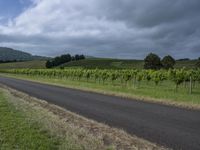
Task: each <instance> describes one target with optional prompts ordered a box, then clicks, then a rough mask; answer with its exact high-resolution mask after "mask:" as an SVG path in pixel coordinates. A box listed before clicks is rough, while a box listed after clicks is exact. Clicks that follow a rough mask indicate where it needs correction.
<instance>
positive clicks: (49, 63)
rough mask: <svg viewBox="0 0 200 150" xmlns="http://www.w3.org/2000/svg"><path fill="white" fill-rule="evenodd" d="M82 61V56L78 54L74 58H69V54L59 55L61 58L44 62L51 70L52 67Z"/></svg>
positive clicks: (83, 57)
mask: <svg viewBox="0 0 200 150" xmlns="http://www.w3.org/2000/svg"><path fill="white" fill-rule="evenodd" d="M82 59H85V56H84V55H78V54H77V55H75V56H71V55H70V54H66V55H61V56H57V57H55V58H54V59H51V60H48V61H47V62H46V67H47V68H52V67H56V66H59V65H61V64H64V63H67V62H70V61H77V60H82Z"/></svg>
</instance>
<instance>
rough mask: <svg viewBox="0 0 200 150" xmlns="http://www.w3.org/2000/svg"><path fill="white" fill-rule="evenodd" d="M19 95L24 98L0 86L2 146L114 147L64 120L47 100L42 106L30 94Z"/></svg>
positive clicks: (28, 149) (48, 149)
mask: <svg viewBox="0 0 200 150" xmlns="http://www.w3.org/2000/svg"><path fill="white" fill-rule="evenodd" d="M17 94H18V93H17ZM19 95H20V94H19ZM22 97H23V98H26V99H27V100H24V99H22V98H19V97H18V95H12V94H10V93H9V92H8V91H7V90H4V89H2V88H0V149H1V150H16V149H19V150H56V149H59V150H85V149H91V150H101V149H105V150H107V149H111V150H113V149H114V148H113V146H112V145H107V146H106V145H104V144H103V142H102V140H100V139H98V138H97V137H93V136H92V135H90V134H88V133H87V132H86V131H85V130H83V129H81V128H76V127H75V126H73V125H72V124H71V123H70V122H68V123H67V124H64V121H63V120H62V119H60V116H57V115H54V114H53V113H52V112H50V111H48V110H47V109H45V107H48V104H45V103H44V104H43V105H44V106H43V107H44V108H43V107H41V106H40V105H38V104H37V103H36V102H34V100H33V99H32V98H30V97H28V96H26V95H22Z"/></svg>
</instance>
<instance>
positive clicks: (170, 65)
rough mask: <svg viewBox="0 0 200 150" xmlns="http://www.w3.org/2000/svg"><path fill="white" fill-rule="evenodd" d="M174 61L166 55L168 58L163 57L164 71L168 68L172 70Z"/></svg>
mask: <svg viewBox="0 0 200 150" xmlns="http://www.w3.org/2000/svg"><path fill="white" fill-rule="evenodd" d="M175 63H176V61H175V59H174V58H173V57H172V56H170V55H168V56H165V57H164V58H163V59H162V66H163V68H164V69H170V68H173V67H174V65H175Z"/></svg>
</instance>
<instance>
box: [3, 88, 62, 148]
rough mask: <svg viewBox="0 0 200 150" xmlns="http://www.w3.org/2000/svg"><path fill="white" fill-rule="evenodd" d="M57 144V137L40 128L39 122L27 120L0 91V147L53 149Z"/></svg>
mask: <svg viewBox="0 0 200 150" xmlns="http://www.w3.org/2000/svg"><path fill="white" fill-rule="evenodd" d="M58 144H59V143H58V139H57V138H55V137H52V136H51V135H50V134H49V133H48V132H45V131H43V130H41V128H40V124H38V123H35V122H32V121H30V120H29V121H28V119H27V117H26V115H25V114H24V113H23V112H20V111H19V110H17V109H16V108H15V107H14V106H13V105H12V104H10V103H9V102H8V101H7V98H6V97H5V95H4V94H3V92H2V91H0V149H2V150H3V149H5V150H12V149H20V150H26V149H29V150H36V149H37V150H47V149H48V150H50V149H52V150H54V149H58V146H57V145H58Z"/></svg>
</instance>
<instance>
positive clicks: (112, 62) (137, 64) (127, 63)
mask: <svg viewBox="0 0 200 150" xmlns="http://www.w3.org/2000/svg"><path fill="white" fill-rule="evenodd" d="M196 63H197V60H184V61H176V64H175V66H174V68H183V67H185V68H187V69H193V68H195V67H196V66H195V65H196ZM61 66H63V67H66V68H87V69H95V68H99V69H143V66H144V61H143V60H125V59H106V58H88V59H85V60H80V61H73V62H69V63H66V64H63V65H61Z"/></svg>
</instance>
